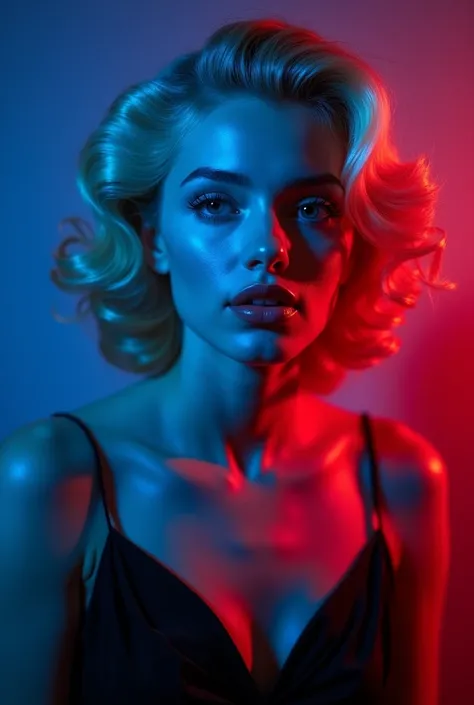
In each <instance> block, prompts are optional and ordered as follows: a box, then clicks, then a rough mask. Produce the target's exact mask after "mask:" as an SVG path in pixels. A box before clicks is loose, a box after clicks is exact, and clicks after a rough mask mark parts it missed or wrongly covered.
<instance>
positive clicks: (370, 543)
mask: <svg viewBox="0 0 474 705" xmlns="http://www.w3.org/2000/svg"><path fill="white" fill-rule="evenodd" d="M110 531H111V532H112V533H113V535H114V537H117V538H118V540H119V541H123V542H124V544H125V545H126V546H128V547H129V549H131V550H133V551H137V552H138V553H139V554H140V555H141V556H143V557H145V558H147V559H148V560H150V561H152V562H153V564H154V565H155V566H156V567H157V570H161V571H163V572H165V573H166V574H167V576H168V577H170V578H171V580H174V581H175V582H176V583H177V584H179V585H180V587H182V588H184V589H185V590H186V591H187V592H188V593H189V594H191V595H192V596H193V599H195V600H196V601H197V602H198V603H199V605H200V607H201V609H202V610H204V613H205V614H207V615H208V616H209V619H210V620H211V621H213V622H214V624H215V625H216V626H217V629H218V631H219V632H220V634H221V637H222V639H223V640H224V643H226V644H227V645H228V648H229V649H230V651H231V652H232V653H233V654H234V659H235V661H236V663H238V665H239V668H240V670H241V671H242V672H243V673H244V675H245V678H246V679H247V681H248V683H249V684H250V686H251V688H252V690H253V691H254V693H255V694H256V695H257V696H258V697H266V698H271V697H272V696H274V695H275V693H276V692H277V691H278V689H279V687H280V684H281V682H282V680H283V677H284V676H285V675H286V673H287V672H288V670H289V668H290V667H291V664H292V662H293V661H294V660H295V658H296V656H297V655H298V652H299V651H300V650H301V649H302V647H303V645H304V643H305V641H306V639H307V637H308V634H309V633H310V632H311V631H312V629H313V627H314V625H315V623H316V622H317V621H318V620H319V619H320V618H321V615H322V613H323V612H324V610H325V609H327V607H328V605H329V604H330V602H331V601H332V600H333V599H335V598H336V595H337V594H338V593H339V592H340V590H341V589H342V587H343V586H344V585H345V583H346V582H347V581H348V580H349V579H350V577H351V576H352V575H353V574H354V573H355V571H356V570H357V568H358V567H359V565H361V564H362V562H363V558H364V556H366V555H367V553H369V552H371V551H372V550H373V547H374V546H375V544H376V542H377V541H378V539H379V538H380V537H381V536H382V531H381V529H380V527H379V528H377V529H375V530H374V532H373V534H372V536H371V537H370V538H369V539H368V540H367V541H366V543H365V544H364V546H362V548H361V549H360V550H359V551H358V553H357V554H356V555H355V557H354V558H353V560H352V561H351V563H350V565H349V567H348V568H347V570H346V571H345V572H344V574H343V575H342V576H341V578H340V579H339V580H338V581H337V583H336V584H335V585H334V587H332V588H331V590H330V591H329V592H328V593H326V595H325V596H324V597H323V598H322V600H321V601H320V602H319V604H318V606H317V607H316V609H315V611H314V612H313V614H312V616H311V617H310V618H309V620H308V622H307V623H306V625H305V626H304V627H303V630H302V631H301V632H300V634H299V636H298V638H297V639H296V641H295V642H294V644H293V646H292V647H291V649H290V651H289V653H288V655H287V657H286V659H285V660H284V662H283V664H282V666H281V668H279V671H278V675H277V677H276V679H275V682H274V683H273V685H272V687H271V688H270V690H269V691H263V690H262V689H261V687H260V686H259V684H258V683H257V681H256V680H255V678H254V676H253V675H252V672H251V671H250V669H249V668H248V667H247V664H246V663H245V661H244V659H243V656H242V654H241V653H240V651H239V649H238V647H237V646H236V644H235V642H234V640H233V639H232V637H231V635H230V634H229V632H228V630H227V628H226V627H225V625H224V623H223V622H222V621H221V619H220V617H219V616H218V615H217V614H216V612H214V610H213V609H212V607H211V606H210V605H209V604H208V603H207V602H206V600H205V599H204V598H203V597H202V596H201V595H200V594H199V593H198V592H197V590H196V589H195V588H194V587H193V586H192V585H190V584H188V583H187V582H186V581H185V580H184V579H183V578H181V577H180V576H179V575H178V574H177V573H175V572H174V571H173V570H172V569H171V568H169V567H168V566H166V565H165V564H164V563H162V562H161V561H159V560H158V559H157V558H155V557H154V556H152V555H151V554H149V553H147V552H146V551H145V550H144V549H143V548H141V547H140V546H139V545H138V544H136V543H134V542H133V541H132V540H131V539H129V538H128V537H127V536H125V534H122V533H121V532H120V531H118V529H116V528H115V527H114V526H112V525H110ZM107 538H108V539H110V538H111V534H109V535H108V537H107Z"/></svg>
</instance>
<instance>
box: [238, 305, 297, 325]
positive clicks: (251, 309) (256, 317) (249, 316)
mask: <svg viewBox="0 0 474 705" xmlns="http://www.w3.org/2000/svg"><path fill="white" fill-rule="evenodd" d="M230 309H231V311H232V312H233V313H235V315H236V316H238V317H239V318H241V319H242V320H243V321H248V322H249V323H263V324H265V323H268V324H271V323H280V322H282V321H288V320H289V319H290V318H292V317H293V316H294V315H295V314H296V313H297V312H298V311H297V309H296V308H293V307H292V306H252V305H250V304H245V305H243V306H231V307H230Z"/></svg>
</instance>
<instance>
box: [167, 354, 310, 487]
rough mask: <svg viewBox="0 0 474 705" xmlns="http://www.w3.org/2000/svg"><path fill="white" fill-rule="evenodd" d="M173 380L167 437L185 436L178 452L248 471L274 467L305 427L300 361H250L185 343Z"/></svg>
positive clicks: (171, 374)
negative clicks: (189, 348)
mask: <svg viewBox="0 0 474 705" xmlns="http://www.w3.org/2000/svg"><path fill="white" fill-rule="evenodd" d="M167 383H168V385H169V386H168V390H169V393H168V394H166V397H167V399H168V400H169V401H167V404H166V408H165V409H164V415H165V417H166V426H167V437H168V438H170V437H172V436H173V437H174V438H175V439H179V440H177V443H178V452H180V451H181V452H183V453H184V454H186V455H187V456H189V455H191V454H192V456H193V457H197V458H201V459H203V460H207V461H209V462H215V463H218V464H222V465H225V466H226V467H229V468H231V469H233V470H235V471H238V472H239V473H241V474H245V475H246V476H252V475H254V476H255V475H256V474H258V472H261V471H265V470H266V469H267V468H269V467H271V465H272V463H273V462H274V460H275V459H276V458H277V457H280V455H281V454H282V453H283V452H284V451H285V449H288V448H289V447H290V443H291V444H293V445H294V444H295V431H296V429H298V428H302V426H301V424H299V422H298V418H299V412H300V408H301V401H302V399H303V396H304V395H303V394H302V392H301V389H300V375H299V364H298V363H297V362H293V363H291V364H286V365H261V366H250V365H248V364H244V363H241V362H237V361H235V360H232V359H230V358H228V357H226V358H224V357H223V356H219V355H218V354H217V353H216V354H215V355H213V354H211V355H210V356H200V355H197V354H191V353H190V352H189V353H188V352H187V350H186V347H185V346H184V348H183V351H182V353H181V356H180V358H179V360H178V361H177V362H176V364H175V365H174V367H173V368H172V370H170V372H169V373H168V375H167ZM181 444H182V446H181V448H180V445H181ZM184 446H185V447H184Z"/></svg>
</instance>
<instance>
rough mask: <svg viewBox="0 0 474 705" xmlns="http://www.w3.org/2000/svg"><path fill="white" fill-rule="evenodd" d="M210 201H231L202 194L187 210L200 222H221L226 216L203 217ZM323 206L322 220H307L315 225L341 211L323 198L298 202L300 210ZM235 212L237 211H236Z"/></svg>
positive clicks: (213, 194) (334, 216)
mask: <svg viewBox="0 0 474 705" xmlns="http://www.w3.org/2000/svg"><path fill="white" fill-rule="evenodd" d="M210 201H219V202H220V203H229V204H231V200H230V199H229V198H227V197H226V196H224V195H223V194H220V193H204V194H202V195H201V196H198V197H197V198H195V199H193V200H191V201H188V208H189V209H190V210H192V211H194V212H195V213H196V215H197V216H198V218H201V219H202V220H222V219H224V218H226V217H228V216H225V215H221V214H217V213H216V214H215V215H203V212H202V210H203V208H204V206H206V205H207V204H208V203H209V202H210ZM313 205H316V206H323V207H324V208H325V209H326V212H327V214H328V215H327V217H325V218H323V219H322V220H316V221H311V220H309V221H308V222H315V223H323V222H325V221H327V220H333V219H335V218H338V217H340V216H341V211H340V209H339V208H338V207H337V206H336V205H335V204H334V203H332V202H331V201H327V200H326V199H324V198H318V197H316V196H315V197H311V198H308V199H304V200H303V201H300V203H299V204H298V206H299V207H300V208H301V207H302V206H313ZM236 210H237V209H236Z"/></svg>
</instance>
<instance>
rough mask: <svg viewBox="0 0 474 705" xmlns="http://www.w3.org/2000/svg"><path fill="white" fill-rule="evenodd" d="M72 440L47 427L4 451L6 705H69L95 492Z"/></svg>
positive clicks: (1, 694)
mask: <svg viewBox="0 0 474 705" xmlns="http://www.w3.org/2000/svg"><path fill="white" fill-rule="evenodd" d="M63 431H66V433H64V432H63ZM68 433H69V430H68V429H66V425H65V422H64V420H62V419H54V420H53V419H47V420H44V421H39V422H36V423H33V424H30V425H29V426H27V427H24V428H21V429H19V430H18V431H16V432H15V433H14V434H12V436H11V437H9V438H8V439H7V440H6V441H5V442H4V443H3V444H2V445H1V446H0V703H2V705H51V704H52V703H54V704H55V705H66V702H67V699H66V698H67V690H68V680H69V670H70V664H71V657H72V645H73V642H74V639H75V634H76V631H77V628H78V616H79V611H80V604H79V599H80V598H79V594H80V591H79V588H80V583H81V562H82V556H83V553H84V545H83V537H84V533H85V532H84V530H83V529H84V526H85V518H86V515H87V510H88V507H89V504H90V497H91V487H92V481H91V474H90V470H91V466H90V464H89V468H88V469H87V468H86V467H85V466H83V468H82V469H81V468H79V467H78V461H79V459H80V458H81V453H80V452H76V450H77V445H76V444H75V441H74V438H71V437H70V436H68V435H67V434H68ZM85 452H86V453H87V449H85ZM92 472H93V467H92ZM81 487H82V490H81V489H80V488H81Z"/></svg>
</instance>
